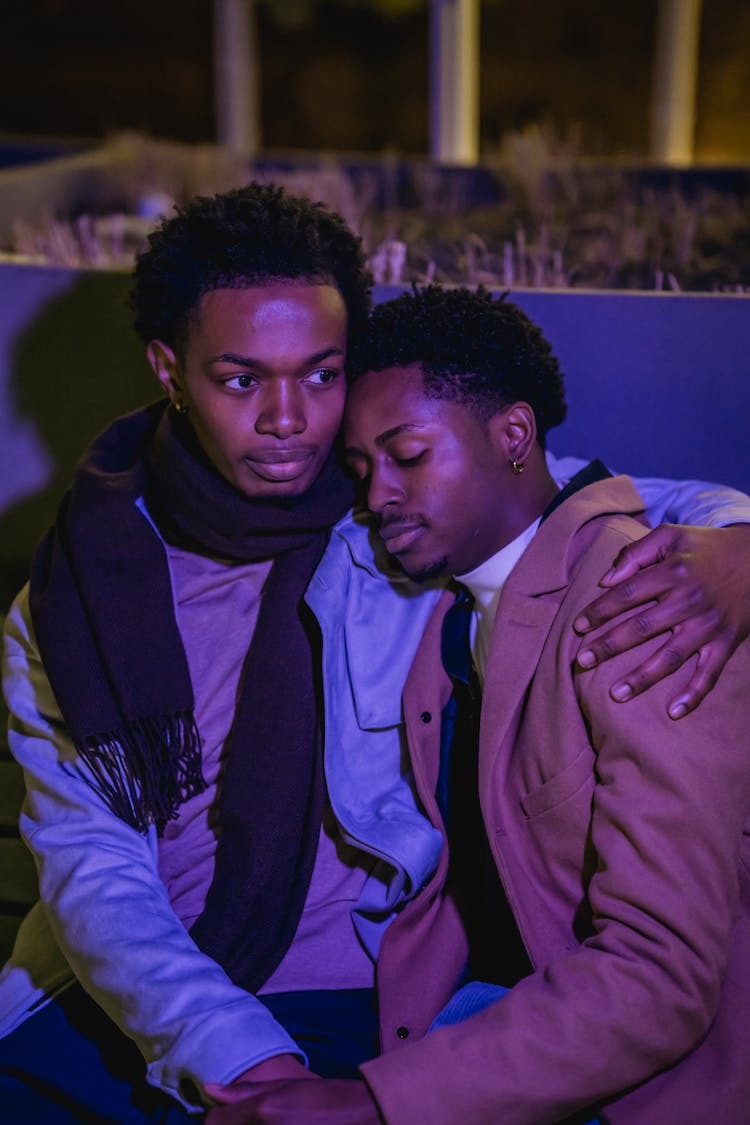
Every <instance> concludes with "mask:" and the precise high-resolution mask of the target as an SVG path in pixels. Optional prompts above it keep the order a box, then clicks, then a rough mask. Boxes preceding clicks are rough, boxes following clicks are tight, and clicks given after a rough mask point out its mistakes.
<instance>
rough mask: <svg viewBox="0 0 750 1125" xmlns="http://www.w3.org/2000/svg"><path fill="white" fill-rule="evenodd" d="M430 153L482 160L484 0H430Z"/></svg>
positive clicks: (448, 159) (450, 158) (436, 157)
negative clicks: (481, 20)
mask: <svg viewBox="0 0 750 1125" xmlns="http://www.w3.org/2000/svg"><path fill="white" fill-rule="evenodd" d="M430 155H431V156H432V159H433V160H438V161H441V162H446V163H458V164H476V162H477V160H478V159H479V0H430Z"/></svg>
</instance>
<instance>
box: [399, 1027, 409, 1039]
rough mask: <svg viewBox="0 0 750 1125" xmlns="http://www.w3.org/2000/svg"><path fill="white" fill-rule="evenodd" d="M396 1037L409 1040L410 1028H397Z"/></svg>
mask: <svg viewBox="0 0 750 1125" xmlns="http://www.w3.org/2000/svg"><path fill="white" fill-rule="evenodd" d="M396 1035H397V1036H398V1038H399V1039H408V1038H409V1028H408V1027H398V1028H396Z"/></svg>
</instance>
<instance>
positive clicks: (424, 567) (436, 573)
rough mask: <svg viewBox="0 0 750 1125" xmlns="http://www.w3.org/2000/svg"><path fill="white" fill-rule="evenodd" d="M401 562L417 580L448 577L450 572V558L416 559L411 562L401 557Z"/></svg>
mask: <svg viewBox="0 0 750 1125" xmlns="http://www.w3.org/2000/svg"><path fill="white" fill-rule="evenodd" d="M398 561H399V563H400V564H401V567H402V569H403V570H405V571H406V573H407V574H408V575H409V577H410V578H411V579H413V580H414V581H415V582H429V581H431V580H432V579H433V578H447V577H448V575H449V574H450V570H449V568H448V559H447V558H442V559H437V560H435V561H433V562H428V563H425V562H422V563H419V562H417V561H416V560H414V562H409V560H408V559H399V560H398Z"/></svg>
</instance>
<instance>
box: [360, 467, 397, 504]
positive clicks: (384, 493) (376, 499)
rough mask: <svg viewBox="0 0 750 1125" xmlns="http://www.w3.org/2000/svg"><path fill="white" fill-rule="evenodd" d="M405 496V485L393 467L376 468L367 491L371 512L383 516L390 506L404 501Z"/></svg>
mask: <svg viewBox="0 0 750 1125" xmlns="http://www.w3.org/2000/svg"><path fill="white" fill-rule="evenodd" d="M404 495H405V493H404V488H403V485H402V484H401V481H400V479H399V476H398V474H397V473H396V472H395V471H394V469H393V468H392V467H391V468H378V467H375V468H374V469H373V470H372V475H371V476H370V484H369V488H368V490H367V506H368V508H369V509H370V511H372V512H377V513H378V515H382V514H383V512H384V511H385V509H386V508H387V507H389V505H391V504H398V503H399V502H400V501H402V500H403V499H404Z"/></svg>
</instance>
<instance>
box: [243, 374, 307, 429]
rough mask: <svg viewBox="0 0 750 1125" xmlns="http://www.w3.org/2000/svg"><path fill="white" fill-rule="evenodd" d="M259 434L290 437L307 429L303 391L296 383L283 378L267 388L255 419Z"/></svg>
mask: <svg viewBox="0 0 750 1125" xmlns="http://www.w3.org/2000/svg"><path fill="white" fill-rule="evenodd" d="M255 429H256V431H257V432H258V433H259V434H273V435H274V437H278V438H288V437H291V436H292V435H293V434H301V433H304V431H305V430H306V429H307V416H306V414H305V404H304V397H303V394H302V391H301V390H300V388H299V387H298V386H297V384H296V383H292V382H291V381H287V380H283V381H281V382H279V383H273V384H271V385H269V386H268V387H266V388H265V392H264V396H263V403H262V407H261V410H260V411H259V413H258V417H257V418H256V421H255Z"/></svg>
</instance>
